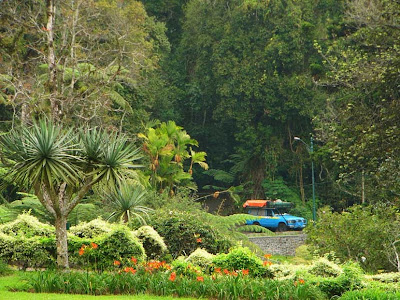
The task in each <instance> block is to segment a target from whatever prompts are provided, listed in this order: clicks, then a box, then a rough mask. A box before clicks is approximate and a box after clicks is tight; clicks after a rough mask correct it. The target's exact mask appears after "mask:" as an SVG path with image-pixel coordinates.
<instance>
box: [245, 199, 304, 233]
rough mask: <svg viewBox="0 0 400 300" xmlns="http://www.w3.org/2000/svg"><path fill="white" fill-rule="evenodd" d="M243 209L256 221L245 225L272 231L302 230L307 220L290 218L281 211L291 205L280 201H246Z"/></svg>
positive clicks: (247, 222) (249, 221) (248, 221)
mask: <svg viewBox="0 0 400 300" xmlns="http://www.w3.org/2000/svg"><path fill="white" fill-rule="evenodd" d="M243 207H244V208H245V209H247V213H248V214H249V215H252V216H257V217H259V218H258V219H251V220H247V221H246V224H247V225H259V226H263V227H266V228H268V229H270V230H272V231H278V232H282V231H287V230H303V229H304V227H306V225H307V220H306V219H304V218H301V217H296V216H292V215H290V214H287V213H283V211H285V210H287V209H289V208H291V207H292V203H289V202H283V201H281V200H247V201H246V202H245V203H244V204H243Z"/></svg>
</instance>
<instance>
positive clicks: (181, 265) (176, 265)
mask: <svg viewBox="0 0 400 300" xmlns="http://www.w3.org/2000/svg"><path fill="white" fill-rule="evenodd" d="M172 267H173V270H174V272H175V273H176V274H177V275H182V276H185V277H187V278H192V279H195V278H196V277H197V276H199V275H201V274H202V268H201V267H200V266H197V265H195V264H193V263H191V262H189V261H187V260H184V259H183V257H178V258H177V259H176V260H174V261H173V262H172Z"/></svg>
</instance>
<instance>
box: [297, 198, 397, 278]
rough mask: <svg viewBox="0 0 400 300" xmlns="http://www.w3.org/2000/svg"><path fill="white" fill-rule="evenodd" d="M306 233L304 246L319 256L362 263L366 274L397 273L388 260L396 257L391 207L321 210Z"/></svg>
mask: <svg viewBox="0 0 400 300" xmlns="http://www.w3.org/2000/svg"><path fill="white" fill-rule="evenodd" d="M305 230H306V232H307V234H308V236H307V243H308V244H310V246H311V247H312V248H313V249H312V250H316V251H317V252H318V254H320V255H322V254H324V253H327V252H331V251H334V252H335V254H336V255H337V257H338V258H339V259H340V260H341V261H342V262H344V261H347V260H353V261H361V259H362V260H365V261H364V263H363V264H362V267H363V268H364V269H365V270H368V271H373V272H376V271H377V270H381V269H382V270H388V271H391V270H397V269H396V266H394V265H393V264H392V263H391V260H390V259H389V258H388V254H389V256H392V255H395V253H394V249H393V247H392V246H391V242H392V241H394V240H395V238H396V236H397V234H398V232H399V230H400V220H399V217H398V215H397V214H396V211H395V209H394V208H393V207H390V206H385V205H383V204H382V205H375V206H367V207H362V206H353V207H350V208H348V211H345V212H342V213H333V212H331V211H330V209H329V208H322V209H321V210H320V211H319V217H318V222H317V223H316V224H315V226H308V227H307V228H306V229H305ZM363 257H365V258H366V259H363Z"/></svg>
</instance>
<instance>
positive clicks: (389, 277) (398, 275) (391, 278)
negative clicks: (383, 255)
mask: <svg viewBox="0 0 400 300" xmlns="http://www.w3.org/2000/svg"><path fill="white" fill-rule="evenodd" d="M366 278H368V279H371V280H374V281H379V282H384V283H391V282H400V272H391V273H381V274H375V275H369V276H366Z"/></svg>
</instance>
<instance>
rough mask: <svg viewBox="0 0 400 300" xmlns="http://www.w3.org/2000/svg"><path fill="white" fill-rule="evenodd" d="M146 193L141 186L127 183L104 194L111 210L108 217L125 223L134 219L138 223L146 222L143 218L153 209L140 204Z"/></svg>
mask: <svg viewBox="0 0 400 300" xmlns="http://www.w3.org/2000/svg"><path fill="white" fill-rule="evenodd" d="M146 194H147V193H146V190H144V189H143V188H142V187H140V186H136V187H135V186H132V185H128V184H123V185H122V186H119V187H118V188H117V189H113V190H112V191H111V192H109V193H107V194H106V200H107V202H108V203H109V204H110V206H111V208H112V210H113V212H112V213H111V215H110V216H109V218H108V219H109V220H111V219H114V220H117V221H118V220H121V221H122V222H124V223H126V224H128V223H131V222H132V221H133V220H134V219H136V220H138V222H139V223H140V224H142V225H144V224H146V220H145V218H148V213H149V212H151V211H153V210H152V209H151V208H148V207H146V206H144V205H142V204H143V202H144V201H145V198H146Z"/></svg>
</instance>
